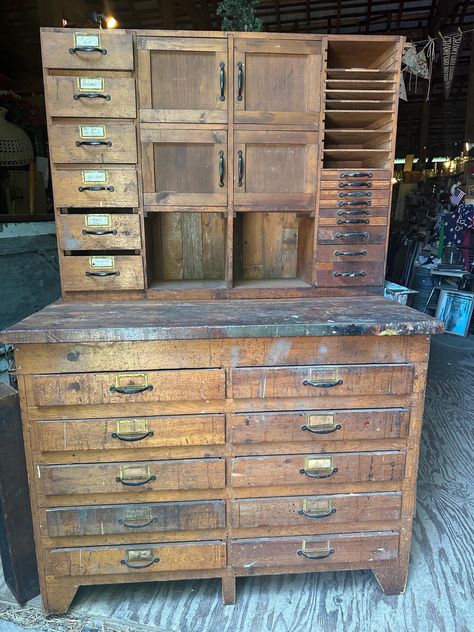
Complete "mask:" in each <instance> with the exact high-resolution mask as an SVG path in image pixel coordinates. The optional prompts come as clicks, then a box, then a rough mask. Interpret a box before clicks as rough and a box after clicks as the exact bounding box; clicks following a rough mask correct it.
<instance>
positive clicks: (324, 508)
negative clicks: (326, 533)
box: [230, 492, 402, 529]
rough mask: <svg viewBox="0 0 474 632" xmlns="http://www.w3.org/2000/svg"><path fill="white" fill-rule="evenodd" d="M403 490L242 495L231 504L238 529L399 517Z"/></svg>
mask: <svg viewBox="0 0 474 632" xmlns="http://www.w3.org/2000/svg"><path fill="white" fill-rule="evenodd" d="M401 507H402V495H401V493H400V492H386V493H381V494H377V493H369V494H335V495H319V496H290V497H282V498H240V499H237V500H233V501H231V503H230V512H231V513H230V515H231V518H230V520H231V526H232V527H233V528H234V529H244V528H256V527H279V526H282V527H286V526H292V527H293V526H294V527H296V526H299V525H306V526H310V525H311V526H313V527H314V528H317V527H318V525H319V524H328V523H329V524H344V523H358V524H360V525H361V526H362V524H363V523H364V524H365V523H368V524H369V525H370V523H374V522H383V521H384V520H389V521H390V520H399V519H400V516H401Z"/></svg>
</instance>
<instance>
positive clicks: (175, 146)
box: [141, 128, 227, 207]
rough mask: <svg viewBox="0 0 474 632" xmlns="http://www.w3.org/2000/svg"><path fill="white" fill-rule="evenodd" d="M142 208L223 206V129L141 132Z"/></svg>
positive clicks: (224, 139) (224, 193)
mask: <svg viewBox="0 0 474 632" xmlns="http://www.w3.org/2000/svg"><path fill="white" fill-rule="evenodd" d="M141 142H142V155H143V159H144V164H143V198H144V202H145V206H188V207H189V206H191V207H208V206H222V207H224V206H225V205H226V204H227V132H226V131H225V130H178V129H176V130H170V129H166V130H165V129H143V128H142V130H141Z"/></svg>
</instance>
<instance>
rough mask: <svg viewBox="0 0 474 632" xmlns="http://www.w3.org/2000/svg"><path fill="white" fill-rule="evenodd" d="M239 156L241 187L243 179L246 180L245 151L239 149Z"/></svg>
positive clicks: (239, 180) (239, 181)
mask: <svg viewBox="0 0 474 632" xmlns="http://www.w3.org/2000/svg"><path fill="white" fill-rule="evenodd" d="M237 157H238V169H237V171H238V185H239V187H241V186H242V184H243V181H244V152H243V151H242V150H241V149H239V151H238V152H237Z"/></svg>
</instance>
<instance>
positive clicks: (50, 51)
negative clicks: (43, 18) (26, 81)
mask: <svg viewBox="0 0 474 632" xmlns="http://www.w3.org/2000/svg"><path fill="white" fill-rule="evenodd" d="M85 49H86V50H85ZM41 51H42V56H43V66H44V68H65V69H66V68H67V69H78V68H84V69H93V70H133V46H132V34H131V33H127V32H126V31H124V30H120V29H114V30H113V31H107V29H100V30H99V29H94V30H92V29H87V30H82V31H76V30H73V29H68V31H62V32H55V31H52V30H48V31H42V33H41Z"/></svg>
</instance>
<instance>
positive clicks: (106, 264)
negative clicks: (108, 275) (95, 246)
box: [89, 257, 115, 268]
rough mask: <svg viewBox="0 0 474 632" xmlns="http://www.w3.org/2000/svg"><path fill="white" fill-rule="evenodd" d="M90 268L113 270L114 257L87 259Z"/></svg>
mask: <svg viewBox="0 0 474 632" xmlns="http://www.w3.org/2000/svg"><path fill="white" fill-rule="evenodd" d="M89 265H90V267H91V268H115V257H89Z"/></svg>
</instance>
